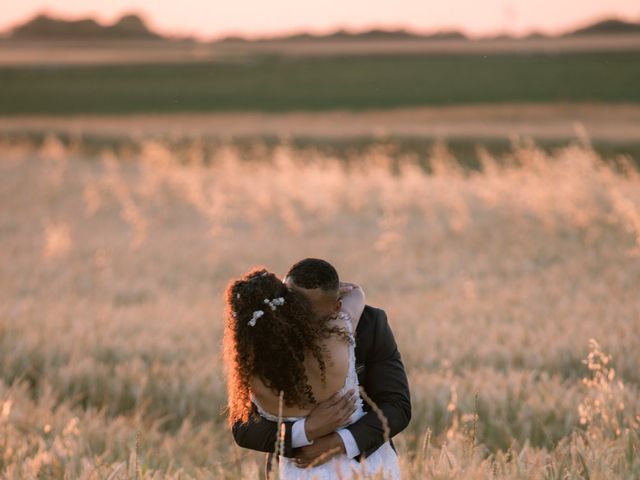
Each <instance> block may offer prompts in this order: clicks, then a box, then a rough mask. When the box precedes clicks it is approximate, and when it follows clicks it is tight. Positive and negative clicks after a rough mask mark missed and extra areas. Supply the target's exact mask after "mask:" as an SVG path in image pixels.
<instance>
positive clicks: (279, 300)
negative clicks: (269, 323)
mask: <svg viewBox="0 0 640 480" xmlns="http://www.w3.org/2000/svg"><path fill="white" fill-rule="evenodd" d="M264 304H265V305H269V307H270V308H271V310H273V311H275V309H276V308H277V307H279V306H281V305H284V297H278V298H274V299H273V300H269V299H268V298H265V299H264Z"/></svg>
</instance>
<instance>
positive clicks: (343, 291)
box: [338, 282, 361, 296]
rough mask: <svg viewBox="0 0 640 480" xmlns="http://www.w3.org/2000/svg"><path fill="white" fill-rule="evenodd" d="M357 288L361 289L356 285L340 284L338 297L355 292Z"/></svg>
mask: <svg viewBox="0 0 640 480" xmlns="http://www.w3.org/2000/svg"><path fill="white" fill-rule="evenodd" d="M358 288H361V287H360V285H358V284H357V283H350V282H340V286H339V287H338V293H339V294H340V296H343V295H345V294H347V293H349V292H351V291H352V290H356V289H358Z"/></svg>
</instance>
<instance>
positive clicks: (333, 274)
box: [287, 258, 340, 291]
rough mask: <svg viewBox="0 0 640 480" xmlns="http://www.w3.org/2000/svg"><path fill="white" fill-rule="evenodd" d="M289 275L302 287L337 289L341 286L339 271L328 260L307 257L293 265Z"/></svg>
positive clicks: (325, 289)
mask: <svg viewBox="0 0 640 480" xmlns="http://www.w3.org/2000/svg"><path fill="white" fill-rule="evenodd" d="M287 277H289V278H290V279H291V281H292V282H293V283H294V284H295V285H297V286H298V287H302V288H309V289H311V288H320V289H322V290H324V291H337V290H338V287H339V286H340V278H339V277H338V272H337V271H336V269H335V268H334V266H333V265H331V264H330V263H329V262H327V261H326V260H321V259H319V258H305V259H304V260H300V261H299V262H298V263H296V264H295V265H293V266H292V267H291V268H290V269H289V272H288V273H287Z"/></svg>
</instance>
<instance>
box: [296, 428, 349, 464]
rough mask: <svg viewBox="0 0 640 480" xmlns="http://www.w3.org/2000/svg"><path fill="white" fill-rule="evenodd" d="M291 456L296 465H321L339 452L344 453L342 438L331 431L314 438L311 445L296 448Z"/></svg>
mask: <svg viewBox="0 0 640 480" xmlns="http://www.w3.org/2000/svg"><path fill="white" fill-rule="evenodd" d="M294 452H295V455H294V457H293V460H294V462H295V463H296V466H297V467H299V468H306V467H310V466H316V465H322V464H323V463H325V462H328V461H329V460H330V459H331V458H333V457H335V456H336V455H339V454H341V453H346V450H345V448H344V443H343V442H342V438H341V437H340V435H338V434H337V433H335V432H333V433H330V434H329V435H325V436H324V437H320V438H318V439H316V440H315V441H314V442H313V443H312V444H311V445H307V446H306V447H301V448H297V449H296V450H295V451H294Z"/></svg>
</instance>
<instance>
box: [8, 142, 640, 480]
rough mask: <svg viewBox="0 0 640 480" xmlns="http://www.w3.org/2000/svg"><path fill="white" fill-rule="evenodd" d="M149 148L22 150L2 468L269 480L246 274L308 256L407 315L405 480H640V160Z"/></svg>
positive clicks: (401, 444)
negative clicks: (240, 349) (248, 388)
mask: <svg viewBox="0 0 640 480" xmlns="http://www.w3.org/2000/svg"><path fill="white" fill-rule="evenodd" d="M136 142H137V147H136V148H135V149H132V148H131V147H130V145H129V144H126V145H123V146H118V145H111V146H103V147H102V148H100V149H98V150H97V151H91V152H88V151H87V150H86V149H85V148H83V145H82V142H81V141H79V140H78V141H74V140H72V141H69V142H63V141H61V140H60V139H58V138H56V137H53V136H50V137H48V138H47V139H46V140H45V141H44V142H43V143H41V144H39V143H34V142H27V141H24V142H21V141H14V142H11V141H8V140H6V139H5V140H3V142H2V144H1V145H0V242H1V247H2V248H1V250H0V260H1V262H2V269H1V275H0V476H1V477H2V478H8V479H31V478H33V479H35V478H71V479H85V480H88V479H130V478H143V479H160V478H172V479H178V478H179V479H190V478H194V479H240V478H258V476H259V475H260V474H261V473H260V472H261V470H262V464H263V456H262V455H261V454H257V453H254V452H249V451H245V450H242V449H240V448H238V447H236V446H235V445H234V444H233V441H232V437H231V434H230V432H229V431H228V429H227V427H226V425H225V418H224V404H225V390H224V381H223V371H222V366H221V360H220V343H221V330H222V324H223V320H222V292H223V290H224V288H225V286H226V284H227V282H228V281H229V280H230V279H231V278H233V277H234V276H238V275H240V274H242V273H243V272H244V271H245V270H247V269H248V268H250V267H252V266H254V265H256V264H260V265H265V266H266V267H267V268H269V269H271V270H274V271H275V272H277V273H279V274H283V273H284V272H285V271H286V269H287V267H288V266H289V265H290V264H292V263H293V262H294V261H296V260H298V259H300V258H303V257H306V256H316V257H322V258H326V259H328V260H329V261H331V262H332V263H334V264H335V265H336V267H337V268H338V270H339V272H340V273H341V276H342V277H343V279H345V280H348V281H355V282H358V283H360V284H361V285H363V287H364V289H365V291H366V293H367V297H368V302H369V303H370V304H372V305H375V306H379V307H382V308H384V309H385V310H386V311H387V314H388V316H389V319H390V323H391V326H392V328H393V330H394V332H395V335H396V339H397V342H398V345H399V348H400V350H401V353H402V356H403V359H404V362H405V365H406V368H407V373H408V376H409V381H410V385H411V394H412V404H413V418H412V421H411V424H410V425H409V427H408V428H407V430H406V431H405V432H403V433H401V434H400V435H399V436H398V437H396V445H397V447H398V451H399V455H400V461H401V467H402V470H403V473H404V478H407V479H412V478H434V479H578V478H589V479H609V478H616V479H629V480H630V479H635V478H638V477H639V476H640V455H639V454H640V452H639V448H640V433H639V425H640V417H639V415H640V395H639V393H640V369H639V367H640V335H638V331H639V329H640V294H639V293H640V257H639V255H640V172H639V171H638V169H637V168H636V167H634V164H633V162H632V161H631V159H629V158H625V157H624V156H622V157H618V158H613V159H602V158H600V157H599V156H598V154H597V153H595V152H594V150H593V149H591V148H590V146H589V142H588V141H587V140H586V139H582V140H579V141H576V142H575V144H572V145H570V146H568V147H566V148H563V149H559V150H557V151H555V152H554V153H553V154H548V153H545V151H543V150H541V149H539V148H537V147H536V146H535V145H534V144H532V143H531V142H527V141H514V145H513V149H512V151H511V153H509V154H508V155H506V156H504V157H502V158H493V157H492V156H491V155H490V154H489V153H487V152H486V151H484V150H482V149H481V148H479V150H478V155H479V158H480V160H481V165H482V168H481V169H480V170H479V171H470V170H466V169H464V168H462V167H461V166H460V165H459V164H458V163H457V162H456V159H455V158H453V157H452V155H451V153H450V152H449V151H448V150H447V148H446V145H444V144H438V145H436V147H434V149H433V151H431V152H430V153H429V156H430V157H429V158H430V160H429V161H430V169H428V171H427V170H425V169H424V168H423V166H422V165H420V164H418V162H416V161H415V159H413V158H411V157H410V156H408V157H407V158H403V159H401V161H398V160H394V161H391V160H390V158H389V157H388V155H387V154H386V153H385V149H384V148H383V147H380V148H371V149H369V150H368V151H367V152H365V153H362V152H359V153H358V154H357V156H352V157H346V158H332V157H329V156H327V155H323V154H321V153H318V152H316V153H314V152H307V153H306V154H305V155H298V154H297V153H296V152H294V151H293V150H292V149H291V148H288V147H287V145H286V144H284V145H281V146H280V147H278V148H277V149H276V150H275V152H272V153H270V154H268V155H267V154H266V153H264V152H263V150H261V147H260V145H259V144H258V145H255V146H254V148H253V149H252V150H251V154H250V155H247V154H246V152H242V151H240V150H238V149H237V148H236V147H234V146H233V145H232V144H222V145H221V146H219V147H217V148H215V149H212V148H209V146H208V145H207V142H206V140H204V139H192V140H189V141H187V142H184V144H182V145H181V146H180V148H175V146H172V145H173V144H170V143H167V142H165V141H163V140H162V139H161V138H156V139H151V138H147V139H144V138H142V139H138V140H136ZM261 152H262V153H261Z"/></svg>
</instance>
